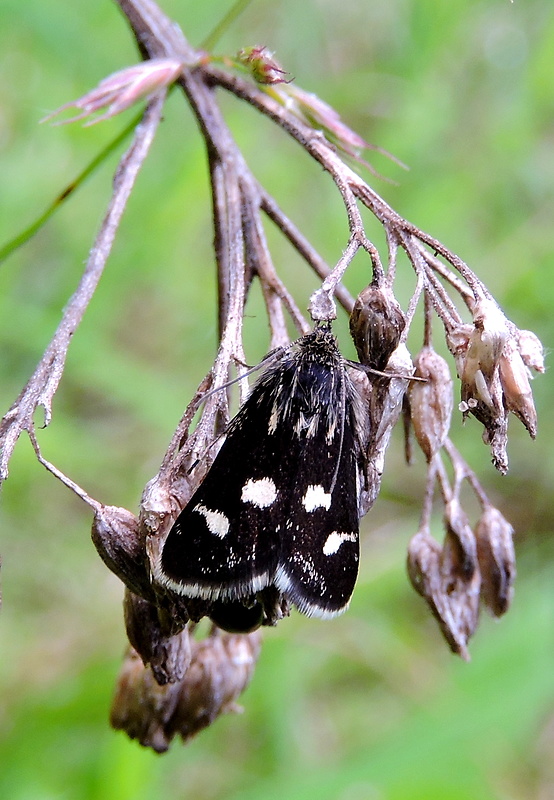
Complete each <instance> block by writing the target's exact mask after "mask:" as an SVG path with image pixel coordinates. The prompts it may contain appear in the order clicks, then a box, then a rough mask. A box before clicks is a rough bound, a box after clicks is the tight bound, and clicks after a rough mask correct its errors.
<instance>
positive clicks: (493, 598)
mask: <svg viewBox="0 0 554 800" xmlns="http://www.w3.org/2000/svg"><path fill="white" fill-rule="evenodd" d="M513 533H514V531H513V528H512V526H511V525H510V523H509V522H508V521H507V520H506V518H505V517H504V516H503V515H502V514H501V513H500V511H499V510H498V509H497V508H493V507H492V506H488V507H487V508H486V509H485V510H484V511H483V513H482V515H481V517H480V519H479V521H478V523H477V525H476V527H475V538H476V540H477V556H478V559H479V566H480V569H481V576H482V584H481V596H482V598H483V602H484V603H485V605H486V606H487V608H489V609H490V611H491V612H492V613H493V614H494V616H495V617H500V616H502V614H505V613H506V611H507V610H508V608H509V607H510V604H511V602H512V597H513V593H514V580H515V577H516V567H515V551H514V543H513V538H512V537H513Z"/></svg>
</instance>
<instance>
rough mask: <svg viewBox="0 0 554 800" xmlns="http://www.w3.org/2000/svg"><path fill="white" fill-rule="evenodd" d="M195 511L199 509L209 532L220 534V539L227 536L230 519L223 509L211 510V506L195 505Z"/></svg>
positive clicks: (215, 534)
mask: <svg viewBox="0 0 554 800" xmlns="http://www.w3.org/2000/svg"><path fill="white" fill-rule="evenodd" d="M193 511H197V512H198V514H201V515H202V516H203V517H204V519H205V520H206V525H207V526H208V530H209V532H210V533H213V534H214V536H219V538H220V539H223V538H224V537H225V536H227V534H228V533H229V520H228V519H227V517H226V516H225V514H223V513H222V512H221V511H210V509H209V508H206V506H202V505H197V506H195V507H194V508H193Z"/></svg>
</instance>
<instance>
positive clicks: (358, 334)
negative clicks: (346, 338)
mask: <svg viewBox="0 0 554 800" xmlns="http://www.w3.org/2000/svg"><path fill="white" fill-rule="evenodd" d="M405 327H406V317H405V315H404V312H403V311H402V309H401V308H400V305H399V304H398V303H397V301H396V299H395V297H394V295H393V293H392V292H391V290H390V289H389V288H387V287H380V286H376V285H373V284H372V285H370V286H368V287H367V288H366V289H364V290H363V291H362V292H360V294H359V295H358V297H357V298H356V302H355V303H354V308H353V309H352V313H351V315H350V335H351V336H352V339H353V340H354V344H355V346H356V350H357V351H358V358H359V359H360V362H361V363H362V364H365V365H366V366H368V367H373V369H378V370H384V369H385V367H386V366H387V363H388V361H389V358H390V356H391V355H392V353H393V352H394V350H396V348H397V347H398V345H399V344H400V337H401V335H402V331H403V330H404V328H405Z"/></svg>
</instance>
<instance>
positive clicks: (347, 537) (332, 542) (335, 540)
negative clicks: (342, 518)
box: [323, 531, 358, 556]
mask: <svg viewBox="0 0 554 800" xmlns="http://www.w3.org/2000/svg"><path fill="white" fill-rule="evenodd" d="M357 538H358V537H357V535H356V534H355V533H339V532H338V531H333V533H330V534H329V536H328V537H327V541H326V542H325V544H324V545H323V555H324V556H334V555H335V553H336V552H337V551H338V549H339V547H340V546H341V544H342V543H343V542H355V541H356V539H357Z"/></svg>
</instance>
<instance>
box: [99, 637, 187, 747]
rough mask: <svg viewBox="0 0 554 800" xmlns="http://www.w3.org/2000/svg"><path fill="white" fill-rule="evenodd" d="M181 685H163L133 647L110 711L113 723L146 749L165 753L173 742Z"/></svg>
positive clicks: (129, 651)
mask: <svg viewBox="0 0 554 800" xmlns="http://www.w3.org/2000/svg"><path fill="white" fill-rule="evenodd" d="M180 690H181V684H180V683H168V684H166V685H165V686H160V685H159V684H158V683H157V682H156V680H155V679H154V676H153V675H152V671H151V670H150V668H149V667H145V666H144V664H143V663H142V660H141V658H140V656H139V654H138V653H137V652H136V651H135V650H133V648H132V647H131V648H129V650H128V652H127V654H126V655H125V659H124V662H123V665H122V667H121V670H120V672H119V676H118V679H117V686H116V690H115V695H114V699H113V701H112V707H111V710H110V724H111V726H112V728H115V729H116V730H124V731H125V732H126V734H127V735H128V736H129V738H131V739H138V741H139V742H140V743H141V745H143V746H144V747H151V748H152V749H153V750H155V751H156V753H164V752H165V751H166V750H167V749H168V747H169V745H170V743H171V739H172V734H168V732H167V730H166V728H167V725H168V723H169V720H170V718H171V716H172V714H173V712H174V711H175V706H176V705H177V701H178V699H179V693H180Z"/></svg>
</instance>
